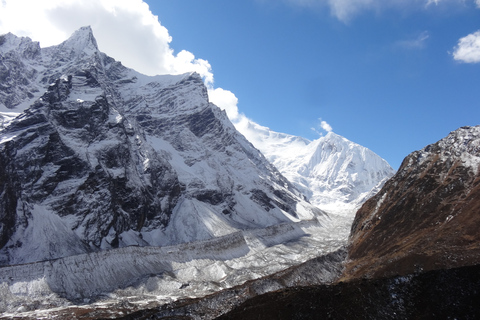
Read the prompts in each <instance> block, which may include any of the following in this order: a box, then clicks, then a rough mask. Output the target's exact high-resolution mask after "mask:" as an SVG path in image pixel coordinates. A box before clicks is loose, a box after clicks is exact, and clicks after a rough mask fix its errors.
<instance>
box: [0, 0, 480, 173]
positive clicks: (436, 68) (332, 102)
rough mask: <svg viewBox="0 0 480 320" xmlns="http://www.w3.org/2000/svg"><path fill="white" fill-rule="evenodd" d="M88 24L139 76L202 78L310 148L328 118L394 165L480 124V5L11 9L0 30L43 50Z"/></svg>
mask: <svg viewBox="0 0 480 320" xmlns="http://www.w3.org/2000/svg"><path fill="white" fill-rule="evenodd" d="M86 25H90V26H92V29H93V32H94V35H95V37H96V38H97V42H98V44H99V48H100V50H102V51H103V52H105V53H107V54H109V55H110V56H112V57H113V58H115V59H117V60H120V61H122V63H123V64H124V65H126V66H128V67H132V68H134V69H136V70H138V71H140V72H143V73H146V74H161V73H183V72H188V71H197V72H199V73H200V74H201V75H202V76H204V77H205V81H206V84H207V86H208V88H209V93H210V96H211V99H212V100H213V101H214V102H215V103H217V104H218V105H219V106H220V107H222V108H225V109H226V110H227V113H229V116H230V118H231V119H234V118H235V117H237V115H236V112H237V107H238V112H240V114H241V116H246V117H248V118H250V119H252V120H253V121H255V122H257V123H259V124H260V125H263V126H267V127H269V128H271V129H272V130H274V131H278V132H284V133H288V134H292V135H299V136H303V137H306V138H309V139H316V138H318V137H319V134H325V133H326V131H325V130H323V129H322V128H321V126H320V124H321V121H324V124H326V125H327V126H325V127H328V125H329V126H331V128H333V131H334V132H335V133H337V134H339V135H342V136H344V137H346V138H348V139H349V140H352V141H354V142H356V143H359V144H361V145H364V146H366V147H368V148H370V149H371V150H373V151H374V152H376V153H377V154H379V155H380V156H381V157H383V158H384V159H386V160H387V161H388V162H389V163H390V164H391V165H392V167H394V168H395V169H397V168H398V166H399V165H400V163H401V161H402V160H403V158H404V157H405V156H407V155H408V154H409V153H410V152H412V151H414V150H418V149H421V148H423V147H424V146H426V145H427V144H430V143H433V142H436V141H438V140H439V139H441V138H443V137H445V136H446V135H447V134H448V133H449V132H450V131H452V130H455V129H457V128H458V127H461V126H464V125H477V124H479V122H480V121H479V120H480V88H479V87H480V0H390V1H384V0H241V1H226V0H205V1H198V0H175V1H172V0H147V1H143V0H49V1H38V0H2V1H1V2H0V34H3V33H6V32H12V33H14V34H16V35H18V36H28V37H30V38H32V39H33V40H35V41H39V42H40V45H41V46H42V47H46V46H49V45H54V44H58V43H60V42H62V41H64V40H65V39H67V38H68V36H70V35H71V34H72V33H73V32H74V31H75V30H77V29H78V28H80V27H82V26H86ZM461 39H463V40H461ZM232 110H233V111H232ZM320 119H321V120H320Z"/></svg>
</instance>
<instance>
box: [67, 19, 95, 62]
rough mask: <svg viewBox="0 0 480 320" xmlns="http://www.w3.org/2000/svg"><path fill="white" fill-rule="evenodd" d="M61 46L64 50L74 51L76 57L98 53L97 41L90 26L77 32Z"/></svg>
mask: <svg viewBox="0 0 480 320" xmlns="http://www.w3.org/2000/svg"><path fill="white" fill-rule="evenodd" d="M61 46H62V47H63V49H67V48H68V49H72V51H73V52H74V53H75V54H76V55H79V54H82V53H86V54H92V53H94V52H98V45H97V40H96V39H95V37H94V35H93V30H92V28H91V27H90V26H86V27H81V28H80V29H78V30H77V31H75V32H74V33H73V34H72V35H71V36H70V38H68V39H67V40H66V41H64V42H63V43H62V44H61Z"/></svg>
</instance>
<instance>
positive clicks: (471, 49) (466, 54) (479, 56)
mask: <svg viewBox="0 0 480 320" xmlns="http://www.w3.org/2000/svg"><path fill="white" fill-rule="evenodd" d="M478 2H480V1H479V0H477V3H478ZM453 58H454V59H455V60H458V61H462V62H466V63H479V62H480V30H478V31H476V32H474V33H471V34H469V35H468V36H466V37H463V38H461V39H460V40H458V44H457V46H456V47H455V50H454V52H453Z"/></svg>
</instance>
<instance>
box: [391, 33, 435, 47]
mask: <svg viewBox="0 0 480 320" xmlns="http://www.w3.org/2000/svg"><path fill="white" fill-rule="evenodd" d="M428 38H430V34H429V33H428V31H423V32H421V33H420V34H419V35H417V36H415V37H412V38H411V39H406V40H399V41H397V42H395V46H398V47H402V48H406V49H421V48H423V47H425V42H426V41H427V39H428Z"/></svg>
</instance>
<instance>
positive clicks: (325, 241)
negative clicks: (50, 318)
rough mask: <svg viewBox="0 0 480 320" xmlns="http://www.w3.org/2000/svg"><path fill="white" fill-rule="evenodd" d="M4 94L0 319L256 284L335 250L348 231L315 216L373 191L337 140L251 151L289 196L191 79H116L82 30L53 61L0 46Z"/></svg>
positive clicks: (25, 45) (31, 48) (41, 52)
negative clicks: (79, 304)
mask: <svg viewBox="0 0 480 320" xmlns="http://www.w3.org/2000/svg"><path fill="white" fill-rule="evenodd" d="M0 79H1V82H0V265H1V266H3V267H2V268H0V288H1V290H0V312H17V311H18V310H20V311H25V310H28V309H36V308H51V307H53V306H66V305H69V304H71V301H75V302H78V301H80V302H82V303H85V302H89V303H96V302H98V301H99V300H98V299H104V298H105V297H107V300H108V301H107V302H105V301H103V300H102V302H101V304H102V306H104V305H107V304H108V303H111V304H114V305H115V304H118V303H120V302H122V301H123V300H122V299H123V298H122V299H121V297H129V299H130V298H132V299H134V300H135V301H138V300H142V301H151V300H152V299H153V300H155V301H156V303H161V301H165V300H166V301H170V300H171V299H177V298H180V297H184V296H189V297H199V296H203V295H205V294H207V293H209V292H214V291H217V290H220V289H223V288H228V287H232V286H234V285H238V284H240V283H243V282H245V281H247V280H250V279H253V278H257V277H261V276H266V275H268V274H271V273H273V272H276V271H279V270H282V269H285V268H287V267H290V266H292V265H296V264H299V263H301V262H303V261H306V260H307V259H311V258H314V257H317V256H319V255H322V254H326V253H329V252H332V251H334V250H337V249H338V248H340V247H341V246H343V245H344V244H345V243H346V240H347V236H348V229H349V226H350V222H351V218H352V217H351V215H350V216H349V218H348V219H347V220H348V221H346V222H345V221H343V220H342V221H340V220H335V219H336V218H332V219H330V218H329V217H328V216H327V214H326V213H325V212H323V211H322V210H320V209H318V208H317V207H316V206H314V205H313V204H319V205H322V204H325V203H326V204H332V203H333V204H335V208H336V207H337V205H339V204H342V203H348V204H351V203H357V202H355V201H357V200H356V199H360V197H361V196H362V195H364V193H365V192H366V191H365V192H364V191H361V190H363V189H361V188H362V187H363V184H365V185H367V186H370V185H373V184H374V183H378V182H380V181H381V180H382V179H383V175H382V174H376V175H375V174H372V173H371V172H373V171H369V169H366V171H367V173H366V175H367V176H368V177H370V178H366V177H365V176H362V174H363V173H355V172H354V170H355V168H356V169H358V170H363V169H362V168H363V167H362V165H363V164H362V163H361V161H367V162H368V161H370V160H369V158H368V157H363V158H362V156H363V155H362V153H361V152H360V153H359V154H357V153H356V151H355V152H352V150H357V149H356V147H354V146H355V145H354V144H352V143H350V142H348V141H346V140H344V139H343V138H341V137H339V136H336V135H334V134H330V135H328V136H327V137H324V138H321V139H320V140H318V141H313V142H309V141H307V140H305V139H302V138H299V137H293V136H288V135H282V134H276V133H273V132H271V131H268V134H265V135H261V134H260V131H261V130H259V136H257V137H256V138H255V137H253V138H252V137H247V138H249V139H251V141H253V142H254V144H257V142H256V140H255V139H263V140H262V141H263V144H261V145H257V147H258V148H259V149H262V150H263V151H264V152H265V153H266V154H267V155H268V157H269V159H270V160H271V161H272V163H274V164H275V165H276V166H278V168H281V170H282V171H284V172H285V174H287V175H289V177H290V178H291V179H292V181H293V182H294V183H291V182H290V181H289V180H287V179H286V178H285V176H284V175H283V174H282V173H280V172H279V170H278V169H277V168H276V167H275V166H274V165H273V164H272V163H270V162H269V161H268V160H267V159H266V158H265V157H264V155H263V154H262V153H260V152H259V151H258V150H257V149H256V148H255V147H254V146H253V145H252V144H251V143H250V142H249V141H248V140H247V139H246V138H245V137H244V136H243V135H242V134H240V133H239V132H238V131H237V130H236V128H235V127H234V126H233V124H232V123H231V122H230V121H229V119H228V118H227V116H226V114H225V112H224V111H222V110H220V109H219V108H218V107H216V106H215V105H213V104H212V103H210V102H209V99H208V94H207V89H206V87H205V85H204V84H203V82H202V79H201V78H200V76H199V75H198V74H196V73H187V74H183V75H162V76H155V77H149V76H145V75H142V74H140V73H138V72H136V71H134V70H131V69H128V68H125V67H124V66H123V65H122V64H121V63H120V62H118V61H115V60H114V59H113V58H111V57H108V56H107V55H105V54H103V53H102V52H100V51H99V50H98V47H97V43H96V41H95V38H94V37H93V33H92V30H91V29H90V28H89V27H86V28H82V29H80V30H78V31H77V32H75V33H74V34H73V35H72V36H71V38H70V39H68V40H67V41H65V42H63V43H62V44H60V45H57V46H53V47H49V48H40V46H39V44H38V43H37V42H33V41H31V40H30V39H28V38H19V37H16V36H14V35H12V34H6V35H3V36H0ZM258 128H259V129H262V128H261V127H258ZM269 138H271V139H269ZM273 138H275V139H273ZM265 146H268V148H264V147H265ZM328 146H330V147H328ZM274 147H275V148H277V149H275V148H274ZM296 148H298V152H297V150H296ZM329 148H331V149H332V150H334V149H336V150H337V152H332V151H331V150H330V149H329ZM322 150H323V151H322ZM329 150H330V151H329ZM307 151H308V152H307ZM327 151H328V152H327ZM364 153H367V152H364ZM294 155H295V156H296V157H294ZM289 157H291V159H290V158H289ZM322 161H323V162H327V164H323V165H324V166H323V167H322V163H323V162H322ZM342 161H343V162H342ZM345 161H346V162H345ZM372 163H373V162H372ZM374 167H376V168H380V167H381V165H380V164H376V163H374ZM289 169H290V171H289ZM300 169H301V170H300ZM342 179H343V180H342ZM363 180H364V181H363ZM329 183H332V185H331V186H329ZM349 183H350V184H349ZM295 185H296V186H297V187H296V186H295ZM299 188H300V189H301V191H302V192H305V193H306V194H307V196H308V197H310V199H311V202H313V204H311V203H309V202H308V201H306V199H305V195H304V194H303V193H302V192H301V191H299ZM315 188H317V189H318V190H321V191H322V192H320V193H318V192H317V191H318V190H317V189H315ZM322 188H323V189H322ZM366 189H368V187H365V190H366ZM370 189H371V188H370ZM370 189H369V190H370ZM325 190H326V191H325ZM355 190H358V191H355ZM349 192H350V193H351V197H350V198H349V196H348V194H349ZM317 194H318V196H317ZM328 196H329V197H330V198H328ZM322 199H323V200H322ZM339 199H340V201H339ZM349 208H350V207H349ZM19 264H21V265H19ZM275 288H278V287H275V286H272V287H271V288H267V289H268V290H270V289H271V290H275ZM267 289H265V290H267ZM268 290H267V291H268ZM152 297H153V298H152ZM148 299H150V300H148ZM119 301H120V302H119ZM104 302H105V303H107V304H103V303H104ZM99 303H100V302H99ZM122 303H123V302H122ZM96 307H98V306H95V305H94V306H92V308H96ZM122 308H123V307H122ZM20 311H18V312H20ZM39 312H41V311H39ZM37 316H38V314H35V315H33V316H32V317H34V318H35V317H37Z"/></svg>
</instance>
